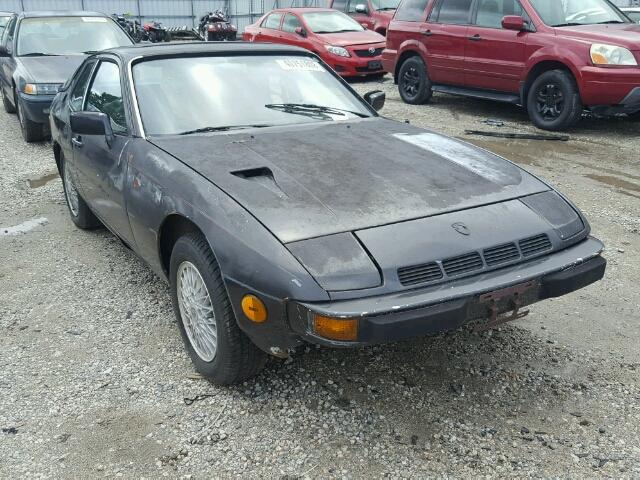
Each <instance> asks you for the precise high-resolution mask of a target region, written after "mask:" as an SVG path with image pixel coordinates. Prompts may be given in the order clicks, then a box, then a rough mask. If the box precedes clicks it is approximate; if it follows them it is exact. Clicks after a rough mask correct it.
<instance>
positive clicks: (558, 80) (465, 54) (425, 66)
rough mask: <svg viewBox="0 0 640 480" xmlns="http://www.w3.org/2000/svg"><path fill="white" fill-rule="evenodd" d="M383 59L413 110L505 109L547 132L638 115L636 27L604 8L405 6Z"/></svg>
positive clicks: (578, 4) (550, 1)
mask: <svg viewBox="0 0 640 480" xmlns="http://www.w3.org/2000/svg"><path fill="white" fill-rule="evenodd" d="M382 58H383V64H384V67H385V69H386V70H387V71H388V72H391V73H393V74H394V76H395V79H396V82H397V83H398V88H399V90H400V95H401V96H402V99H403V100H404V101H405V102H407V103H411V104H420V103H425V102H427V101H428V100H429V99H430V98H431V95H432V93H433V92H443V93H451V94H455V95H465V96H469V97H477V98H485V99H488V100H495V101H500V102H508V103H512V104H515V105H521V106H523V107H525V108H526V110H527V112H528V113H529V116H530V118H531V121H532V122H533V123H534V124H535V125H536V126H537V127H539V128H542V129H545V130H564V129H567V128H570V127H572V126H573V125H575V124H576V123H577V122H578V121H579V120H580V118H581V116H582V112H583V110H584V109H588V110H590V111H592V112H593V113H595V114H598V115H609V114H623V113H624V114H628V115H629V116H632V117H635V118H638V116H639V115H640V68H638V65H639V64H640V25H637V24H634V23H632V22H631V21H630V20H629V19H628V18H627V17H626V16H625V15H624V14H623V13H622V12H620V10H618V8H617V7H615V6H614V5H613V4H612V3H611V2H609V1H608V0H563V1H558V0H519V1H518V0H501V1H497V0H477V1H476V0H405V1H404V2H403V3H402V4H401V5H400V8H399V9H398V10H397V11H396V15H395V17H394V19H393V21H392V22H391V24H390V26H389V31H388V33H387V47H386V49H385V51H384V52H383V54H382Z"/></svg>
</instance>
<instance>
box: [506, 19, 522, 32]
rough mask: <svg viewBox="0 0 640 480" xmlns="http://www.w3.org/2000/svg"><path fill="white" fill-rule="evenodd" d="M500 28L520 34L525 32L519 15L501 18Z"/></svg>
mask: <svg viewBox="0 0 640 480" xmlns="http://www.w3.org/2000/svg"><path fill="white" fill-rule="evenodd" d="M502 28H504V29H505V30H515V31H516V32H521V31H523V30H525V23H524V18H522V17H521V16H519V15H507V16H505V17H502Z"/></svg>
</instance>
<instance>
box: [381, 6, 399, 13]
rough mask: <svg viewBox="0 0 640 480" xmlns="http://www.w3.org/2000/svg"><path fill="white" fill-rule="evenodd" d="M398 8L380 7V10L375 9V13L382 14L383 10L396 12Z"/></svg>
mask: <svg viewBox="0 0 640 480" xmlns="http://www.w3.org/2000/svg"><path fill="white" fill-rule="evenodd" d="M397 9H398V7H382V8H376V11H377V12H384V11H385V10H397Z"/></svg>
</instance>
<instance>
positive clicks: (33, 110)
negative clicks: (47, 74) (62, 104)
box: [20, 93, 55, 126]
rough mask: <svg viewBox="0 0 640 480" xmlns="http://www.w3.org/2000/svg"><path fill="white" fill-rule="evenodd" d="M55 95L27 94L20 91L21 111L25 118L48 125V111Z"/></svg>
mask: <svg viewBox="0 0 640 480" xmlns="http://www.w3.org/2000/svg"><path fill="white" fill-rule="evenodd" d="M54 98H55V95H27V94H25V93H20V102H21V103H22V111H23V112H24V115H25V117H26V118H28V119H29V120H31V121H32V122H35V123H41V124H43V125H46V126H49V111H50V109H51V102H53V99H54Z"/></svg>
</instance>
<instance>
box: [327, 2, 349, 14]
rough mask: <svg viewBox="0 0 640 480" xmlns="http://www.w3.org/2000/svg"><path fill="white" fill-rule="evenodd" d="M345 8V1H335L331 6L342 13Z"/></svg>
mask: <svg viewBox="0 0 640 480" xmlns="http://www.w3.org/2000/svg"><path fill="white" fill-rule="evenodd" d="M346 6H347V0H335V2H333V5H331V8H333V9H335V10H340V11H341V12H344V9H345V7H346Z"/></svg>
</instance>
